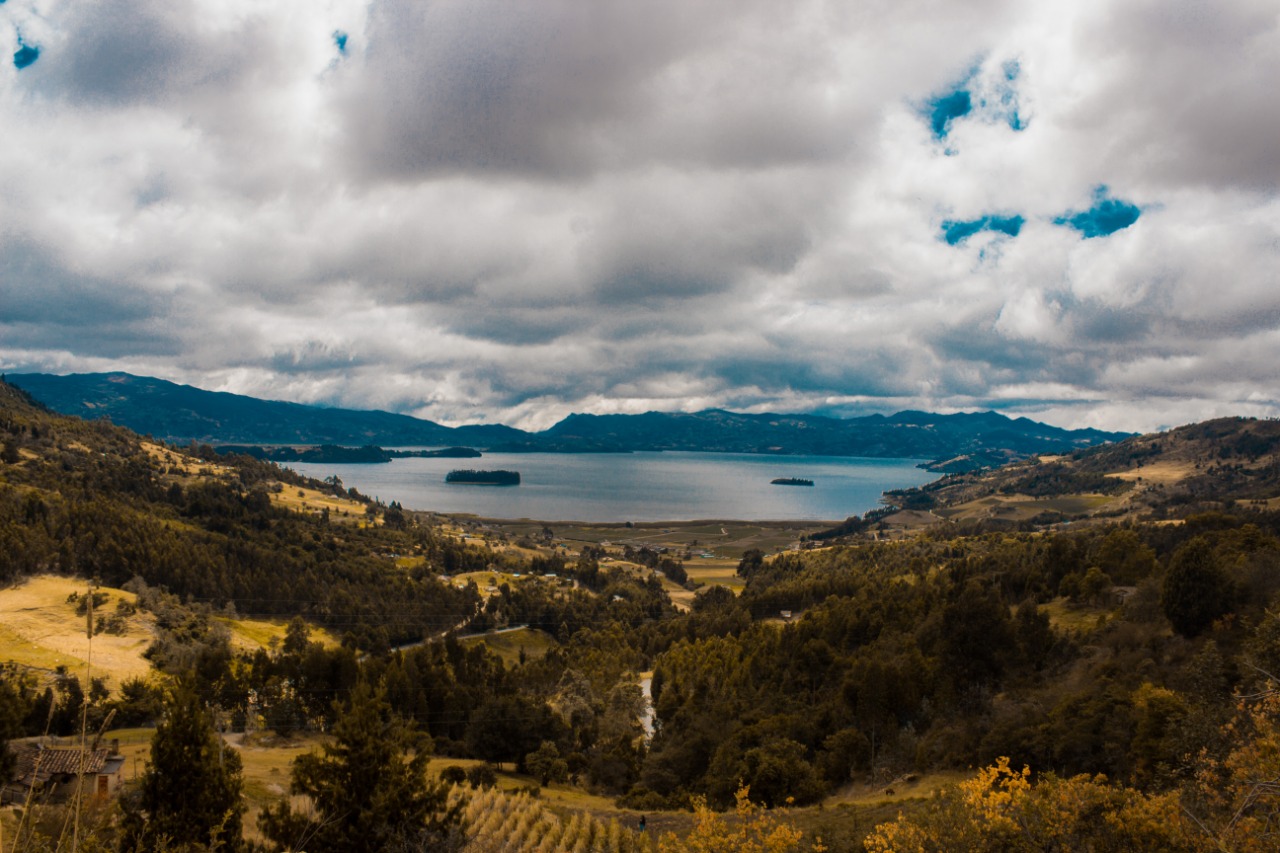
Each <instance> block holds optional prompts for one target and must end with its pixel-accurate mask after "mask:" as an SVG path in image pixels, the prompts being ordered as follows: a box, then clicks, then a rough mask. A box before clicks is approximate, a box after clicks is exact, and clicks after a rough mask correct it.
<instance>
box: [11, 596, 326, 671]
mask: <svg viewBox="0 0 1280 853" xmlns="http://www.w3.org/2000/svg"><path fill="white" fill-rule="evenodd" d="M88 589H89V586H88V583H87V582H86V581H84V580H82V579H77V578H68V577H61V576H57V575H36V576H35V577H32V578H30V579H28V580H27V581H25V582H24V583H22V584H20V585H18V586H14V587H9V588H8V589H0V661H12V662H13V663H16V664H18V665H19V666H22V667H27V668H30V669H32V670H36V671H38V672H45V673H49V674H52V673H53V672H55V671H56V670H57V668H58V667H60V666H62V667H66V669H67V672H69V673H71V674H72V675H77V676H79V677H80V679H81V681H85V682H87V678H86V673H87V672H88V667H89V664H90V663H92V673H91V675H92V677H93V678H104V679H106V682H107V686H108V687H110V688H111V689H113V690H114V689H115V688H117V687H119V685H120V682H122V681H126V680H128V679H130V678H135V677H145V676H146V675H147V674H148V673H149V672H150V671H151V663H150V661H148V660H147V659H146V658H144V657H143V656H142V655H143V652H145V651H146V650H147V647H148V646H149V645H151V642H152V640H154V639H155V629H154V627H153V626H154V619H153V617H152V616H151V615H150V614H148V613H144V612H141V611H139V612H137V613H135V614H134V615H132V616H129V617H127V618H126V619H125V624H126V626H127V630H126V631H125V633H124V634H122V635H115V634H106V633H101V634H98V635H96V636H95V637H94V638H93V643H92V648H91V647H90V643H89V639H88V638H87V636H86V631H85V629H86V620H85V617H83V616H77V615H76V612H75V608H76V605H75V603H73V602H69V601H67V598H68V597H69V596H70V595H71V594H72V593H76V594H78V595H81V596H83V595H84V594H85V593H86V592H87V591H88ZM95 590H96V591H97V592H99V593H106V594H107V596H108V600H107V601H106V602H105V603H104V604H103V605H101V606H100V607H99V608H98V609H97V610H96V611H95V613H96V614H97V618H98V619H102V618H104V617H106V616H110V615H111V614H112V613H114V612H115V608H116V602H117V601H119V600H121V599H123V600H125V601H129V602H131V603H132V602H133V601H134V600H135V599H136V596H135V595H134V594H133V593H131V592H125V591H124V590H121V589H114V588H111V587H101V586H100V587H95ZM215 618H216V619H217V621H219V622H221V623H222V624H224V625H225V626H226V627H227V629H228V630H229V631H230V632H231V644H232V647H233V648H235V649H238V650H245V651H253V650H255V649H259V648H269V647H270V646H271V643H272V640H273V639H274V640H276V641H280V640H283V639H284V635H285V629H286V626H287V623H286V622H283V621H279V622H275V621H265V620H258V619H227V618H220V617H215ZM311 639H312V640H315V641H317V642H320V643H324V644H325V645H327V646H331V647H332V646H335V645H337V640H336V639H335V638H334V637H333V636H332V635H331V634H329V633H328V632H326V631H325V630H323V629H322V628H317V627H315V626H312V628H311Z"/></svg>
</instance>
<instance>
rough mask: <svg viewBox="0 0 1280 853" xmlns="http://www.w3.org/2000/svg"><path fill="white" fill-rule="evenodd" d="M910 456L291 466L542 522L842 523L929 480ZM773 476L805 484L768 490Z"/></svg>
mask: <svg viewBox="0 0 1280 853" xmlns="http://www.w3.org/2000/svg"><path fill="white" fill-rule="evenodd" d="M919 461H920V460H918V459H861V458H850V457H836V456H762V455H757V454H749V453H686V452H663V453H656V452H643V453H582V454H558V453H486V454H485V455H484V457H483V458H481V459H394V460H392V461H391V462H389V463H386V464H382V465H327V464H321V463H304V462H291V463H289V466H288V467H290V468H293V469H294V470H296V471H298V472H299V473H302V474H306V475H307V476H310V477H316V478H320V479H323V478H325V477H329V476H332V475H334V474H336V475H337V476H339V477H340V478H342V482H343V484H345V485H346V486H347V487H352V486H354V487H355V488H357V489H359V490H360V491H361V492H362V493H364V494H366V495H370V496H373V497H377V498H381V499H382V500H383V501H385V502H387V503H390V502H391V501H399V502H400V504H401V505H403V506H404V507H405V508H406V509H418V510H432V511H435V512H465V513H473V514H475V515H481V516H488V517H491V518H531V519H538V520H540V521H691V520H694V519H734V520H740V521H764V520H774V521H801V520H804V521H815V520H822V521H827V520H830V521H842V520H844V519H845V518H847V517H848V516H850V515H855V514H857V515H861V514H863V513H864V512H866V511H867V510H869V509H874V508H875V507H877V506H878V505H879V499H880V493H881V492H883V491H885V490H886V489H897V488H903V487H906V486H918V485H921V484H923V483H927V482H929V481H930V480H933V479H935V478H936V477H937V475H936V474H933V473H931V472H929V471H925V470H923V469H921V468H917V467H916V464H917V463H918V462H919ZM455 468H475V469H479V470H489V471H491V470H497V469H505V470H508V471H519V472H520V479H521V482H520V485H519V486H465V485H450V484H446V483H445V482H444V477H445V474H447V473H449V471H451V470H453V469H455ZM777 477H799V478H803V479H808V480H813V482H814V485H813V486H812V487H809V486H774V485H771V484H770V482H769V481H770V480H773V479H775V478H777Z"/></svg>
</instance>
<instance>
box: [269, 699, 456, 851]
mask: <svg viewBox="0 0 1280 853" xmlns="http://www.w3.org/2000/svg"><path fill="white" fill-rule="evenodd" d="M335 711H336V712H337V715H338V718H337V722H336V723H335V725H334V728H333V735H334V737H333V740H332V741H331V742H329V743H326V744H324V745H323V746H322V747H321V751H320V752H318V753H317V752H313V753H310V754H308V755H303V756H301V757H299V758H298V759H297V760H296V761H295V762H294V765H293V782H292V791H293V793H295V794H306V795H307V796H308V797H309V798H310V799H311V804H312V807H313V809H312V811H311V812H310V813H307V814H301V813H298V812H294V811H293V810H292V809H291V808H290V806H289V803H288V802H287V801H284V800H282V801H280V802H279V803H277V804H276V805H275V806H274V807H272V808H269V809H268V810H267V811H265V812H264V813H263V815H262V817H261V818H260V820H259V825H260V827H261V828H262V831H263V834H264V835H266V836H267V838H269V839H271V840H272V841H273V842H275V843H276V844H277V845H279V846H280V847H281V848H285V849H294V850H301V849H307V850H316V851H325V853H346V851H351V852H352V853H357V851H358V852H359V853H363V851H374V850H398V849H408V850H444V849H449V847H450V845H451V843H452V842H454V841H457V840H458V836H459V833H458V831H457V828H458V824H459V822H460V814H461V812H460V806H454V807H449V805H448V802H447V800H448V796H447V790H446V788H445V787H444V785H443V784H441V783H439V782H431V781H429V780H428V779H427V762H428V757H429V753H430V741H429V739H428V738H426V737H425V736H424V735H421V734H420V733H418V732H415V731H414V730H412V729H410V728H409V727H408V726H407V725H405V723H404V722H403V721H402V720H401V719H399V718H398V717H395V716H392V714H391V709H390V706H389V705H388V704H387V702H386V700H385V697H384V693H383V691H382V690H378V691H376V692H375V691H374V690H373V689H372V688H370V687H369V686H368V685H367V684H363V683H362V684H360V685H357V686H356V688H355V689H354V690H352V693H351V700H350V704H349V705H348V706H347V707H346V708H345V709H344V708H337V709H335Z"/></svg>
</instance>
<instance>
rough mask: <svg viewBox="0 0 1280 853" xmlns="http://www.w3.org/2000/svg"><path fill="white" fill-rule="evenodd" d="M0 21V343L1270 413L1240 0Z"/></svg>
mask: <svg viewBox="0 0 1280 853" xmlns="http://www.w3.org/2000/svg"><path fill="white" fill-rule="evenodd" d="M0 40H3V41H4V43H5V44H6V45H7V46H6V47H5V48H4V52H3V53H0V59H3V66H2V67H0V127H2V128H3V136H2V137H0V369H3V370H5V371H8V372H25V371H43V372H55V373H72V372H100V371H108V370H126V371H129V372H132V373H138V374H144V375H151V376H157V377H162V378H165V379H171V380H174V381H179V382H186V383H190V384H193V385H197V386H199V387H202V388H208V389H213V390H225V391H233V392H237V393H245V394H252V395H255V396H260V397H268V398H273V399H286V400H294V401H298V402H306V403H322V404H326V405H343V406H350V407H355V408H382V409H389V410H393V411H403V412H408V413H411V414H416V415H419V416H421V417H427V418H431V419H433V420H436V421H441V422H444V423H449V424H460V423H474V422H480V421H488V422H492V421H498V422H504V423H510V424H513V425H517V426H523V427H533V428H536V427H543V426H547V425H550V424H551V423H552V422H554V421H556V420H558V419H559V418H561V417H562V416H564V415H565V414H568V413H570V412H574V411H590V412H616V411H621V412H640V411H646V410H650V409H659V410H686V411H692V410H699V409H704V408H710V407H722V408H728V409H732V410H736V411H787V412H802V411H804V412H820V413H825V414H836V415H852V414H865V413H867V412H872V411H881V412H892V411H897V410H899V409H904V408H919V409H927V410H935V411H959V410H965V411H971V410H976V409H987V408H994V409H997V410H1000V411H1003V412H1006V413H1008V414H1023V415H1027V416H1030V417H1033V418H1036V419H1038V420H1045V421H1048V422H1051V423H1055V424H1059V425H1063V426H1100V427H1106V428H1115V429H1132V430H1146V429H1154V428H1159V427H1162V426H1169V425H1176V424H1181V423H1187V422H1190V421H1195V420H1200V419H1203V418H1207V417H1211V416H1216V415H1221V414H1244V415H1259V416H1264V415H1267V416H1274V415H1280V369H1278V368H1277V365H1280V96H1278V95H1277V92H1278V91H1280V89H1278V88H1277V81H1280V4H1277V3H1276V2H1275V0H1217V2H1214V3H1204V2H1189V0H1078V2H1069V3H1067V2H1060V1H1059V0H1052V2H1050V1H1049V0H1046V2H1028V1H1027V0H1016V2H1015V0H1009V2H1000V0H968V2H954V0H951V1H950V2H929V0H858V1H857V2H849V0H834V2H829V3H824V2H808V0H787V2H779V0H765V2H754V0H697V1H696V2H692V0H670V2H666V0H646V2H643V3H641V2H634V0H590V2H583V0H576V1H575V2H570V0H537V2H511V0H465V2H463V0H459V2H450V3H428V2H398V3H393V2H376V0H374V2H370V1H369V0H289V1H288V2H283V1H282V0H273V2H270V3H263V2H260V0H216V2H215V0H207V2H188V0H130V2H127V3H118V2H105V0H103V2H90V0H63V2H56V1H55V0H0ZM10 55H11V58H10Z"/></svg>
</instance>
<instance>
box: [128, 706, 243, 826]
mask: <svg viewBox="0 0 1280 853" xmlns="http://www.w3.org/2000/svg"><path fill="white" fill-rule="evenodd" d="M243 812H244V803H243V802H242V801H241V799H240V755H239V754H238V753H237V752H236V751H235V750H234V749H230V748H228V747H226V746H225V745H224V744H223V742H222V739H221V738H220V737H218V735H217V734H216V733H215V732H214V730H213V726H212V723H211V721H210V716H209V714H208V712H207V711H205V709H204V707H203V706H202V705H201V704H200V699H199V697H198V696H197V695H196V692H195V690H194V689H192V687H191V685H190V684H189V683H185V682H184V683H180V684H179V685H178V686H177V687H175V688H174V690H173V692H172V693H171V694H170V695H169V697H168V699H167V701H166V702H165V715H164V719H163V720H161V722H160V725H159V726H157V727H156V733H155V735H154V736H153V737H152V738H151V760H150V762H149V763H148V765H147V769H146V772H145V773H144V774H143V776H142V785H141V789H140V791H139V792H138V795H137V799H136V800H135V801H134V802H132V803H126V805H125V823H124V839H125V843H124V844H123V845H122V849H125V850H155V849H166V850H201V849H210V850H236V849H239V847H240V845H241V839H240V826H241V815H242V814H243Z"/></svg>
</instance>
